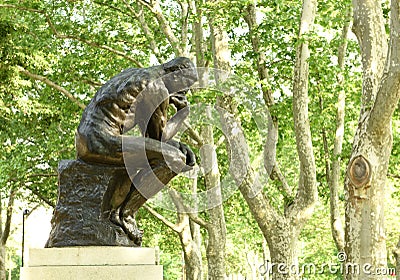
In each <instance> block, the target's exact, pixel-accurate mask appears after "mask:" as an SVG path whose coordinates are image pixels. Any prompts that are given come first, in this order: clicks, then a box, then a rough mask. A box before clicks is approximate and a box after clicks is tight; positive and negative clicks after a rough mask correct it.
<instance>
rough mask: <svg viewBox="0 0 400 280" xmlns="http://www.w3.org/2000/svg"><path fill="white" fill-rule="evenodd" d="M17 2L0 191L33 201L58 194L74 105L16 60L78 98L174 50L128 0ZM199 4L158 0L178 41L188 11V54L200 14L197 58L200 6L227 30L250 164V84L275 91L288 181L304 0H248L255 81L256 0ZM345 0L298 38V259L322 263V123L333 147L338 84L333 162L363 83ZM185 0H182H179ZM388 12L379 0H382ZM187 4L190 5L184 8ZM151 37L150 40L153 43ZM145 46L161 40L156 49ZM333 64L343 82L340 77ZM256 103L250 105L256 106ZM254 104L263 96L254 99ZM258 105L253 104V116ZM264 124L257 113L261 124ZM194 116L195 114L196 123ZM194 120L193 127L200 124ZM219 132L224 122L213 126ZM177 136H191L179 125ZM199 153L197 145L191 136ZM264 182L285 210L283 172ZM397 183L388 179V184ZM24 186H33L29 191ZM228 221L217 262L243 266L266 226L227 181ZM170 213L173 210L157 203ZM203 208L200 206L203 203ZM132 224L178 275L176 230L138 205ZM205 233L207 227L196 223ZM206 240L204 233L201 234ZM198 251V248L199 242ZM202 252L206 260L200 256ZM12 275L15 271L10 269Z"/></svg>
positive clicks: (253, 153) (6, 69) (210, 99)
mask: <svg viewBox="0 0 400 280" xmlns="http://www.w3.org/2000/svg"><path fill="white" fill-rule="evenodd" d="M3 2H5V4H10V5H16V7H15V8H4V7H3V8H0V61H1V64H0V145H1V153H0V164H1V166H2V168H1V169H0V186H1V187H0V192H1V194H2V195H3V196H4V195H6V194H8V192H9V189H10V188H11V187H18V189H19V198H20V199H21V200H27V201H30V202H33V203H43V198H45V199H47V200H48V201H50V202H51V203H54V202H55V199H56V187H57V179H56V176H54V175H56V171H57V164H58V161H59V160H61V159H70V158H74V157H75V151H74V134H75V130H76V127H77V125H78V122H79V119H80V116H81V114H82V111H81V109H80V108H79V107H78V106H76V104H74V103H73V102H72V101H70V100H69V99H68V98H67V97H65V96H64V95H62V94H61V93H60V92H58V91H56V90H54V89H52V88H50V87H49V86H46V85H45V84H44V83H42V82H40V81H35V80H32V79H30V78H28V77H27V76H25V75H23V74H22V73H21V72H20V71H19V69H20V68H19V67H23V68H25V69H27V70H28V71H31V72H32V73H34V74H38V75H42V76H45V77H46V78H48V79H49V80H51V81H53V82H54V83H56V84H58V85H60V86H62V87H64V88H65V89H66V90H68V91H69V92H70V93H71V94H72V95H73V96H75V97H76V98H77V99H78V100H80V101H81V102H83V103H85V104H87V102H88V101H89V100H90V99H91V97H92V96H93V95H94V93H95V91H96V90H97V88H98V87H99V85H100V84H102V83H103V82H105V81H107V80H108V79H109V78H110V77H112V76H113V75H115V74H117V73H118V72H120V71H121V70H122V69H125V68H128V67H138V66H149V65H150V64H154V63H155V61H156V60H158V62H164V61H166V60H167V59H169V58H171V57H173V56H174V55H175V54H174V52H175V49H174V47H173V46H172V45H171V44H170V43H169V42H168V38H166V36H165V35H164V34H163V32H162V26H160V25H159V23H158V21H157V20H156V18H155V17H154V14H153V13H152V12H151V11H150V10H149V9H147V8H146V7H142V8H141V6H140V4H139V3H138V2H137V1H127V2H129V6H126V5H125V4H124V1H117V0H112V1H106V0H99V1H59V0H54V1H47V0H46V1H38V0H34V1H16V0H8V1H3ZM195 2H196V4H197V9H198V10H197V13H196V14H194V13H189V15H188V17H187V18H182V15H181V10H180V5H179V2H178V1H168V0H162V1H160V7H161V9H162V11H163V15H164V16H165V18H166V19H167V20H168V22H169V23H170V26H171V29H172V31H173V33H174V35H175V36H176V37H177V38H178V40H179V44H182V46H184V45H185V44H186V43H187V42H184V41H183V40H182V37H181V34H182V27H183V22H184V21H185V20H187V21H188V22H189V30H188V38H189V43H188V44H189V49H190V50H191V53H190V55H191V56H193V57H194V56H195V55H196V54H195V53H194V49H195V48H194V42H193V33H194V31H193V30H192V25H191V24H192V23H194V22H196V21H198V20H199V19H203V32H204V35H205V38H204V41H205V42H203V43H204V46H205V47H204V48H205V49H204V50H203V51H204V53H203V55H204V56H205V60H206V61H208V62H209V65H212V55H211V50H210V45H211V43H210V42H209V41H210V37H209V34H210V28H209V26H208V22H207V20H206V19H207V17H208V18H212V19H213V20H214V22H215V23H216V24H219V25H221V26H224V27H225V28H226V30H227V32H228V35H229V39H230V41H229V45H230V50H231V52H232V57H233V58H234V59H232V66H233V69H232V71H233V72H234V73H235V75H236V76H237V77H240V79H242V81H243V82H242V81H238V80H233V81H229V82H231V84H230V85H232V84H233V85H235V87H237V86H238V85H240V84H245V85H246V88H245V87H239V88H240V89H241V92H239V93H238V94H237V98H236V100H234V101H235V102H234V103H235V105H236V106H237V111H238V114H239V118H240V120H241V124H242V126H243V129H244V133H245V135H246V139H247V142H248V144H249V150H250V159H251V161H252V162H254V164H255V165H256V167H257V168H263V166H262V165H263V162H262V160H260V159H259V158H258V156H259V155H260V154H262V150H263V147H264V142H265V139H266V134H265V126H266V118H265V116H266V114H267V113H266V109H265V108H264V105H263V104H264V103H263V101H262V98H261V96H260V94H259V92H260V87H261V86H264V87H266V88H267V89H268V90H269V91H271V92H272V94H273V97H274V101H275V104H274V105H273V106H272V107H271V108H269V110H270V113H271V115H273V116H277V118H278V120H279V123H278V124H279V135H278V146H277V159H278V162H279V166H280V168H281V171H282V173H283V174H284V175H285V176H286V179H287V181H288V184H289V187H290V188H291V189H292V190H293V191H295V190H296V186H297V184H298V180H299V178H298V173H299V172H298V169H299V164H298V160H297V150H296V142H295V135H294V130H293V118H292V106H293V95H292V92H291V90H292V87H293V85H292V77H293V68H294V62H295V56H296V46H297V45H298V43H299V41H298V40H297V34H298V22H299V18H300V12H301V7H302V2H301V1H298V0H296V1H288V0H280V1H277V0H274V1H265V0H261V1H257V5H258V8H257V27H256V32H257V34H258V35H259V38H260V42H259V45H260V46H259V47H260V51H261V52H262V53H264V54H265V56H266V61H265V64H266V66H267V68H268V75H269V77H268V79H267V81H262V85H261V84H260V82H259V79H258V74H257V69H256V60H257V58H258V56H259V54H257V53H254V51H253V49H252V44H251V41H250V39H249V33H248V27H247V24H246V23H245V20H244V18H243V17H244V14H245V12H246V6H247V5H248V4H249V3H250V2H253V1H248V0H235V1H226V0H223V1H195ZM349 2H350V1H348V0H344V1H328V2H321V3H320V4H319V7H318V16H317V19H316V23H317V25H316V28H315V30H313V32H312V33H310V34H307V35H306V36H304V37H303V38H301V40H307V42H308V43H309V46H310V50H311V57H310V59H309V63H310V87H309V98H310V102H309V112H310V122H311V128H312V135H313V139H312V140H313V145H314V153H315V157H316V160H317V176H318V182H319V195H320V197H321V205H319V208H318V211H317V212H316V214H315V216H314V217H313V219H312V220H311V221H310V223H309V224H308V225H307V226H306V227H305V229H304V231H303V233H302V235H301V238H300V239H301V242H302V244H303V246H302V250H301V262H302V263H307V262H315V263H324V262H329V261H333V260H334V257H335V255H336V251H335V248H334V245H333V242H332V240H331V234H330V229H329V227H328V226H327V225H328V224H329V212H328V211H327V209H328V208H327V207H328V205H327V202H328V200H329V189H328V186H327V183H326V170H325V160H326V158H328V160H329V159H330V155H326V151H325V150H324V147H323V141H324V139H323V132H324V133H325V135H326V141H327V145H328V150H330V151H331V150H332V147H333V140H334V138H333V137H334V136H335V125H336V124H335V114H336V103H337V95H338V92H339V91H340V90H344V91H345V92H346V120H345V122H346V125H345V135H344V145H343V153H342V159H343V161H342V164H343V166H342V173H344V171H345V164H346V161H347V159H348V158H349V156H350V153H351V146H352V141H353V135H354V131H355V128H356V126H357V122H358V113H359V107H360V95H361V85H362V84H361V66H360V58H359V50H358V45H357V43H356V42H355V40H353V39H350V40H348V50H347V53H346V60H345V68H344V70H343V71H342V70H340V69H339V67H338V64H337V52H338V47H339V45H340V44H341V43H342V38H341V29H342V27H343V25H344V23H345V21H346V20H347V19H346V11H347V7H348V5H349ZM184 3H186V2H184ZM383 7H384V13H385V17H386V18H387V15H388V8H387V4H386V3H385V4H384V5H383ZM189 11H190V12H192V10H190V9H189ZM139 15H142V16H143V18H144V21H145V23H146V24H147V26H148V28H149V31H150V34H149V35H148V36H146V34H145V32H144V28H143V27H144V26H143V25H142V24H141V23H140V22H139V20H138V16H139ZM152 44H154V46H152ZM153 47H154V48H155V49H156V50H158V53H154V52H153V51H154V49H153ZM339 72H341V74H342V75H343V77H344V83H343V84H339V83H338V80H337V77H338V74H339ZM221 96H222V95H221V91H220V90H218V89H207V90H201V91H200V90H199V91H196V92H193V93H192V94H191V95H189V96H188V98H189V101H190V102H191V103H192V104H210V103H211V104H215V100H216V97H218V98H220V97H221ZM254 104H258V105H259V106H258V107H257V106H255V105H254ZM260 107H262V108H260ZM257 116H261V117H260V118H257ZM260 124H261V125H260ZM201 125H202V123H201V122H199V127H201ZM399 130H400V125H399V112H398V111H397V112H396V115H395V121H394V131H395V133H394V146H393V153H392V158H391V166H390V169H389V173H390V174H391V175H392V177H393V180H394V182H395V184H394V186H393V194H392V199H393V200H394V201H398V200H399V198H400V190H399V188H398V176H399V175H400V171H399V168H398V166H399V164H398V158H399V156H400V148H399V147H400V145H399V144H398V143H399V141H400V138H399V134H398V131H399ZM199 132H200V130H199ZM213 132H214V139H215V140H216V141H218V140H219V139H221V137H222V132H221V131H220V130H218V129H214V131H213ZM182 141H184V142H189V141H190V139H189V137H188V135H187V134H184V135H182ZM191 147H193V149H194V151H195V153H196V155H197V156H198V157H199V153H200V152H199V147H196V145H191ZM216 148H217V150H216V152H217V157H218V164H219V170H220V172H221V176H222V177H224V176H227V174H228V173H229V160H228V155H229V153H228V151H227V150H226V147H225V146H224V145H223V144H222V145H220V146H218V147H216ZM261 181H262V183H264V184H263V185H264V192H265V195H266V196H267V197H269V198H270V200H271V204H272V206H274V207H275V208H276V209H278V211H280V212H283V209H284V207H285V205H286V204H287V203H290V199H292V198H286V197H284V195H283V194H282V192H281V190H280V189H281V183H280V182H279V181H278V180H271V179H269V178H267V176H265V177H264V178H261ZM396 185H397V187H396ZM170 187H171V188H173V189H176V190H179V191H181V192H188V193H190V191H191V180H189V179H185V178H181V177H179V178H176V179H175V180H174V181H173V182H172V183H171V185H170ZM197 187H198V190H199V191H204V190H205V185H204V180H203V178H199V179H198V182H197ZM32 192H33V193H34V195H32ZM223 207H224V212H225V216H226V221H227V232H228V234H227V244H228V245H227V256H226V265H227V271H228V272H229V273H242V274H244V275H250V273H251V270H250V267H249V266H248V264H247V257H248V255H247V253H248V252H250V251H251V252H254V253H255V254H258V255H259V256H261V255H262V253H263V252H262V242H263V237H262V235H261V232H260V230H259V228H258V225H257V224H256V223H255V221H254V219H253V218H252V216H251V213H250V211H249V209H248V207H247V204H246V203H245V201H244V199H243V197H242V196H241V195H240V194H239V193H238V192H235V193H234V194H233V196H232V197H230V199H228V200H227V201H225V203H224V205H223ZM157 210H158V211H159V212H160V213H162V214H163V215H164V216H165V217H167V218H168V219H169V220H170V221H172V222H173V221H175V220H176V217H175V214H174V213H171V212H168V211H166V210H163V209H157ZM200 216H201V217H202V218H204V219H208V218H209V217H208V216H207V214H206V213H200ZM138 221H139V224H140V226H141V227H142V228H143V229H145V239H144V246H151V247H153V246H159V247H160V257H161V263H162V264H163V265H164V269H165V271H164V275H165V278H166V279H179V277H181V275H182V253H181V248H180V245H179V243H180V241H179V238H178V237H177V235H176V234H175V233H174V232H173V231H172V230H170V229H169V228H168V227H167V226H165V225H164V224H162V223H160V222H159V221H158V220H156V219H155V218H154V217H152V216H151V215H150V214H149V213H147V212H146V211H144V210H143V209H141V210H140V211H139V214H138ZM395 223H396V221H394V220H393V226H392V227H391V229H392V230H391V233H389V236H390V242H391V243H390V244H393V242H394V240H395V238H397V237H396V236H395V234H394V233H393V232H395V230H396V224H395ZM202 233H203V237H204V238H206V237H207V235H206V234H205V232H204V231H203V232H202ZM203 245H204V244H203ZM203 253H204V252H203ZM204 263H205V260H204ZM317 276H318V277H315V278H312V277H310V278H309V279H333V278H332V277H334V276H332V275H317ZM13 277H14V275H13Z"/></svg>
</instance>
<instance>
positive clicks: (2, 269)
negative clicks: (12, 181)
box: [0, 187, 15, 280]
mask: <svg viewBox="0 0 400 280" xmlns="http://www.w3.org/2000/svg"><path fill="white" fill-rule="evenodd" d="M14 199H15V189H14V188H13V187H12V188H11V190H10V195H9V198H8V203H7V209H6V221H5V224H4V228H3V219H2V217H3V216H2V214H1V212H2V211H1V210H2V209H1V204H2V201H1V196H0V280H6V279H7V277H6V243H7V239H8V237H9V235H10V228H11V218H12V214H13V207H14Z"/></svg>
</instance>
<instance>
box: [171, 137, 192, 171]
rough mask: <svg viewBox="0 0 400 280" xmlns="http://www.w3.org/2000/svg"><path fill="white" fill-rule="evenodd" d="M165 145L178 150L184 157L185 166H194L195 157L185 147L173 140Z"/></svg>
mask: <svg viewBox="0 0 400 280" xmlns="http://www.w3.org/2000/svg"><path fill="white" fill-rule="evenodd" d="M167 143H168V144H169V145H171V146H174V147H175V148H177V149H179V150H180V151H181V152H182V153H183V154H184V155H185V156H186V162H185V163H186V165H189V166H194V165H195V164H196V156H195V155H194V153H193V151H192V150H191V149H190V148H189V147H188V146H187V145H185V144H183V143H181V142H178V141H175V140H168V141H167Z"/></svg>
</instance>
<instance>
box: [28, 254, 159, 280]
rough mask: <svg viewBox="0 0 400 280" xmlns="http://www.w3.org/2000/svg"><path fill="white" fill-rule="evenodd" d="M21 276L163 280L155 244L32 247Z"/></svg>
mask: <svg viewBox="0 0 400 280" xmlns="http://www.w3.org/2000/svg"><path fill="white" fill-rule="evenodd" d="M20 279H21V280H39V279H40V280H55V279H57V280H75V279H79V280H110V279H112V280H127V279H129V280H162V279H163V270H162V266H161V265H156V255H155V250H154V249H153V248H128V247H109V246H102V247H97V246H96V247H94V246H93V247H91V246H87V247H65V248H45V249H30V250H29V254H28V255H27V259H26V262H25V266H24V267H22V268H21V278H20Z"/></svg>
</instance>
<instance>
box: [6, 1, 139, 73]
mask: <svg viewBox="0 0 400 280" xmlns="http://www.w3.org/2000/svg"><path fill="white" fill-rule="evenodd" d="M0 8H11V9H17V10H21V11H28V12H33V13H38V14H41V15H43V16H44V17H45V20H46V22H47V24H48V26H49V27H50V30H51V31H52V32H53V34H54V35H55V36H56V37H57V38H59V39H72V40H76V41H79V42H82V43H85V44H87V45H89V46H92V47H96V48H100V49H103V50H107V51H109V52H111V53H114V54H116V55H119V56H121V57H123V58H125V59H127V60H129V61H132V62H133V63H135V64H136V66H137V67H144V66H143V64H141V63H140V62H139V61H138V60H136V59H134V58H133V57H131V56H129V55H127V54H126V53H125V52H122V51H119V50H116V49H114V48H112V47H109V46H106V45H102V44H99V43H96V42H93V41H90V40H86V39H83V38H80V37H77V36H72V35H64V34H61V33H59V32H58V31H57V29H56V27H55V26H54V24H53V22H52V21H51V18H50V16H49V15H48V14H47V13H46V12H45V11H43V10H37V9H31V8H26V7H22V6H17V5H11V4H6V5H0Z"/></svg>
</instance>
